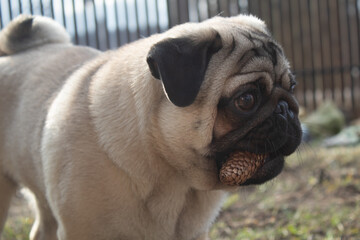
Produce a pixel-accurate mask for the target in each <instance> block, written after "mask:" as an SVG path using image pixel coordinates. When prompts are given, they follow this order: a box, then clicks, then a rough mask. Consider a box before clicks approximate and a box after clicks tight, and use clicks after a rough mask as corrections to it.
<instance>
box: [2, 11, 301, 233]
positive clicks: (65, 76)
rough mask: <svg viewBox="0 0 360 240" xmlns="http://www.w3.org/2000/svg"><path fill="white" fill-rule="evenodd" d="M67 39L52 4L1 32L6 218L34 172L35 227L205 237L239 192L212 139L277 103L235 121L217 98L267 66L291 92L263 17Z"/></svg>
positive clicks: (273, 82)
mask: <svg viewBox="0 0 360 240" xmlns="http://www.w3.org/2000/svg"><path fill="white" fill-rule="evenodd" d="M69 39H70V38H69V36H68V35H67V34H65V30H64V29H63V28H61V27H60V26H59V25H57V24H55V22H54V21H52V20H49V19H46V18H42V17H35V18H34V17H32V16H21V17H19V18H17V19H15V20H14V21H13V22H12V23H10V24H9V26H8V27H7V28H5V29H4V30H2V31H1V32H0V53H1V55H3V56H2V57H0V192H1V196H0V229H1V226H2V225H3V224H4V222H5V219H6V212H7V209H8V206H9V202H10V198H11V196H12V195H13V194H14V192H15V190H16V188H17V187H18V186H25V187H27V188H29V189H30V190H31V191H32V192H33V193H34V194H35V196H36V199H37V206H38V214H37V218H36V221H35V224H34V226H33V228H32V230H31V239H42V240H45V239H46V240H55V239H59V240H65V239H67V240H75V239H76V240H85V239H86V240H88V239H97V240H101V239H126V240H127V239H147V240H151V239H154V240H155V239H156V240H162V239H163V240H165V239H167V240H168V239H174V240H204V239H207V232H208V230H209V228H210V225H211V223H212V222H213V221H214V220H215V217H216V216H217V214H218V212H219V209H220V206H221V203H222V200H223V199H224V197H225V196H226V193H227V190H226V189H227V188H226V186H224V185H223V184H221V183H220V182H219V178H218V167H217V163H216V161H215V160H214V157H213V154H214V149H215V148H219V149H220V148H221V146H223V148H225V147H224V146H225V145H226V144H229V142H226V143H225V142H221V141H220V140H223V139H225V138H224V137H227V136H228V134H229V133H231V132H233V131H234V130H235V129H236V128H238V127H239V126H238V125H239V124H240V125H241V126H243V127H244V128H243V129H244V131H249V129H251V128H253V127H254V126H255V122H261V121H263V120H264V119H265V116H266V114H267V116H268V115H269V114H270V111H273V109H274V108H273V107H270V108H269V109H272V110H266V111H267V112H269V113H262V114H260V115H259V117H257V118H256V119H259V120H256V121H255V120H251V122H254V124H250V121H249V122H247V121H246V122H242V123H239V124H238V125H236V124H234V123H233V122H231V121H229V120H228V118H227V117H226V116H227V115H221V113H222V112H223V111H222V110H221V109H220V108H219V102H221V99H225V98H227V97H230V96H231V95H232V94H233V92H234V91H236V90H237V89H238V88H239V87H240V86H243V85H245V84H247V83H249V82H252V81H255V80H257V79H262V81H263V82H264V84H265V85H266V89H267V90H266V91H267V92H268V93H271V92H272V91H274V88H275V86H277V87H278V88H279V89H280V88H281V89H282V90H279V91H278V92H281V96H282V97H281V99H290V98H291V99H292V97H291V96H289V97H285V96H287V94H288V91H289V90H290V88H291V85H292V83H291V79H290V78H289V74H288V73H289V65H288V62H287V60H286V58H285V57H284V55H283V53H282V50H281V48H280V47H278V45H277V44H276V43H275V42H273V41H272V40H271V37H270V35H269V33H268V31H267V30H266V26H265V24H264V23H263V22H262V21H261V20H259V19H257V18H255V17H252V16H243V15H240V16H237V17H232V18H222V17H215V18H212V19H210V20H208V21H205V22H203V23H187V24H183V25H179V26H177V27H174V28H172V29H170V30H169V31H167V32H165V33H162V34H157V35H154V36H151V37H149V38H146V39H142V40H139V41H136V42H134V43H131V44H128V45H126V46H124V47H122V48H120V49H118V50H116V51H109V52H105V53H102V52H99V51H97V50H94V49H91V48H88V47H80V46H74V45H72V44H70V42H69ZM179 39H180V40H179ZM181 39H182V40H181ZM264 41H265V42H268V41H271V43H272V44H274V46H270V45H269V46H268V47H263V42H264ZM164 42H165V43H164ZM275 46H276V47H275ZM257 48H258V50H252V52H251V51H250V52H249V50H251V49H257ZM164 49H165V50H169V49H170V50H169V51H165V50H164ZM184 49H185V50H184ZM186 49H188V50H186ZM194 49H195V50H194ZM264 49H265V50H264ZM266 49H267V50H266ZM192 50H194V51H192ZM245 53H246V54H247V55H246V54H245ZM166 54H168V55H166ZM194 54H196V55H194ZM165 55H166V56H165ZM245 55H246V56H245ZM174 56H176V57H174ZM243 56H245V57H244V58H243ZM190 59H191V61H194V62H193V63H191V64H190V65H189V61H190ZM250 60H251V61H250ZM275 60H276V62H274V61H275ZM192 64H195V66H197V67H196V68H195V67H192V66H193V65H192ZM169 69H170V70H169ZM172 71H175V72H172ZM184 71H185V73H184ZM189 72H191V74H188V73H189ZM186 74H188V75H186ZM189 76H190V77H193V76H195V77H194V80H191V81H189V80H188V77H189ZM175 78H176V79H178V80H177V81H182V80H184V81H188V82H184V84H185V85H181V84H180V85H177V84H178V82H175V81H174V79H175ZM193 82H196V84H194V83H193ZM187 90H189V92H187ZM285 92H286V94H285ZM279 96H280V95H279ZM278 98H280V97H278ZM291 99H290V100H289V101H292V100H291ZM276 105H277V102H276V103H275V105H274V106H276ZM289 105H291V104H290V103H289ZM293 105H294V108H295V109H296V107H297V106H295V105H296V103H295V102H294V103H293ZM224 111H225V110H224ZM266 111H264V112H266ZM295 112H296V110H295ZM260 116H261V117H260ZM263 116H264V117H263ZM261 119H262V120H261ZM250 125H251V126H250ZM245 127H246V129H247V130H245ZM217 140H219V142H218V144H217V145H216V146H215V147H214V143H215V142H216V141H217Z"/></svg>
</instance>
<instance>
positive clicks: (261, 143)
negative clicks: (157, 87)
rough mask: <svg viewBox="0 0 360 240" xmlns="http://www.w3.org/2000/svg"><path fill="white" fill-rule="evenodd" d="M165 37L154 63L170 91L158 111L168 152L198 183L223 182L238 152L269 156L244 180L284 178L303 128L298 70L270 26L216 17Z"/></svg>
mask: <svg viewBox="0 0 360 240" xmlns="http://www.w3.org/2000/svg"><path fill="white" fill-rule="evenodd" d="M162 36H163V38H162V40H160V41H159V42H157V43H156V44H155V45H153V47H152V48H151V49H150V51H149V54H148V57H147V62H148V65H149V69H150V71H151V74H152V75H153V77H155V78H156V79H159V80H161V83H162V86H163V89H164V96H167V98H163V99H165V101H161V103H160V105H159V111H158V114H159V116H158V118H159V125H158V128H159V131H160V132H161V134H160V135H161V138H163V143H162V146H161V147H160V148H161V149H162V153H163V155H164V158H165V159H167V160H168V161H169V163H170V165H172V166H174V167H175V168H176V169H178V170H179V172H180V173H181V174H183V175H184V176H186V178H187V179H188V180H189V182H190V184H191V185H193V186H194V187H196V188H199V189H213V188H219V187H220V188H221V187H224V185H223V184H222V183H220V181H219V171H220V168H221V166H222V165H223V164H224V163H225V162H226V160H227V159H228V157H229V155H231V154H232V153H233V152H239V151H240V152H250V153H253V155H254V156H256V155H259V156H260V155H263V156H265V159H264V162H263V163H262V164H261V167H259V168H258V169H257V170H256V171H255V172H254V173H253V174H251V176H249V178H248V179H247V180H246V181H245V182H242V183H241V185H248V184H260V183H263V182H266V181H268V180H270V179H272V178H274V177H275V176H277V175H278V174H279V173H280V172H281V170H282V168H283V165H284V156H287V155H289V154H291V153H293V152H294V151H295V150H296V148H297V147H298V145H299V144H300V141H301V128H300V123H299V120H298V104H297V102H296V100H295V98H294V95H293V92H294V87H295V85H296V82H295V79H294V76H293V75H292V73H291V71H290V67H289V64H288V61H287V59H286V57H285V56H284V52H283V50H282V48H281V47H280V46H279V45H278V44H277V43H276V42H275V41H274V40H273V39H272V37H271V36H270V34H269V32H268V31H267V29H266V26H265V24H264V23H263V22H262V21H261V20H259V19H257V18H255V17H252V16H243V15H240V16H237V17H232V18H221V17H216V18H213V19H210V20H208V21H205V22H202V23H198V24H195V23H191V24H184V25H180V26H178V27H175V28H173V29H171V30H169V31H168V32H166V33H164V34H163V35H162Z"/></svg>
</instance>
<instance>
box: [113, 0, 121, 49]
mask: <svg viewBox="0 0 360 240" xmlns="http://www.w3.org/2000/svg"><path fill="white" fill-rule="evenodd" d="M114 8H115V26H116V44H117V46H118V47H119V46H120V45H121V41H120V27H119V10H118V5H117V0H115V1H114Z"/></svg>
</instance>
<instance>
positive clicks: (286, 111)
mask: <svg viewBox="0 0 360 240" xmlns="http://www.w3.org/2000/svg"><path fill="white" fill-rule="evenodd" d="M274 112H275V113H277V114H280V115H283V116H284V117H285V118H287V117H288V116H289V117H290V118H294V113H293V111H291V109H290V108H289V104H288V103H287V102H286V101H284V100H280V101H279V102H278V104H277V106H276V108H275V111H274Z"/></svg>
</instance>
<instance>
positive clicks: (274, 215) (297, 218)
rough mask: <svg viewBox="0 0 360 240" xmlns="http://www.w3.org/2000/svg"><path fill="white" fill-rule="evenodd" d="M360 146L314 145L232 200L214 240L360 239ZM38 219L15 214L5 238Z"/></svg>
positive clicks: (20, 238)
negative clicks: (278, 172) (269, 178)
mask: <svg viewBox="0 0 360 240" xmlns="http://www.w3.org/2000/svg"><path fill="white" fill-rule="evenodd" d="M359 156H360V146H359V147H353V148H333V149H324V148H321V147H318V146H313V147H309V148H307V149H305V150H303V151H301V152H300V153H298V154H294V155H292V156H290V157H289V158H288V159H287V165H286V167H285V169H284V171H283V173H282V174H281V175H280V176H279V177H277V178H276V180H273V181H271V182H269V183H267V184H264V185H261V186H258V187H254V186H252V187H251V186H250V187H247V188H243V189H240V191H239V192H236V193H233V194H231V195H230V196H229V198H228V199H227V201H226V202H225V203H224V205H223V211H222V212H221V214H220V215H219V217H218V219H217V221H216V223H215V224H214V225H213V227H212V229H211V231H210V239H211V240H215V239H216V240H240V239H241V240H243V239H245V240H246V239H266V240H271V239H276V240H277V239H295V240H297V239H299V240H302V239H304V240H305V239H306V240H307V239H328V240H331V239H339V240H340V239H360V160H359V159H358V158H359ZM32 222H33V220H32V219H31V218H28V217H23V216H13V217H10V219H9V220H8V221H7V223H6V226H5V229H4V233H3V238H2V239H3V240H27V239H28V234H29V231H30V228H31V224H32Z"/></svg>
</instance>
